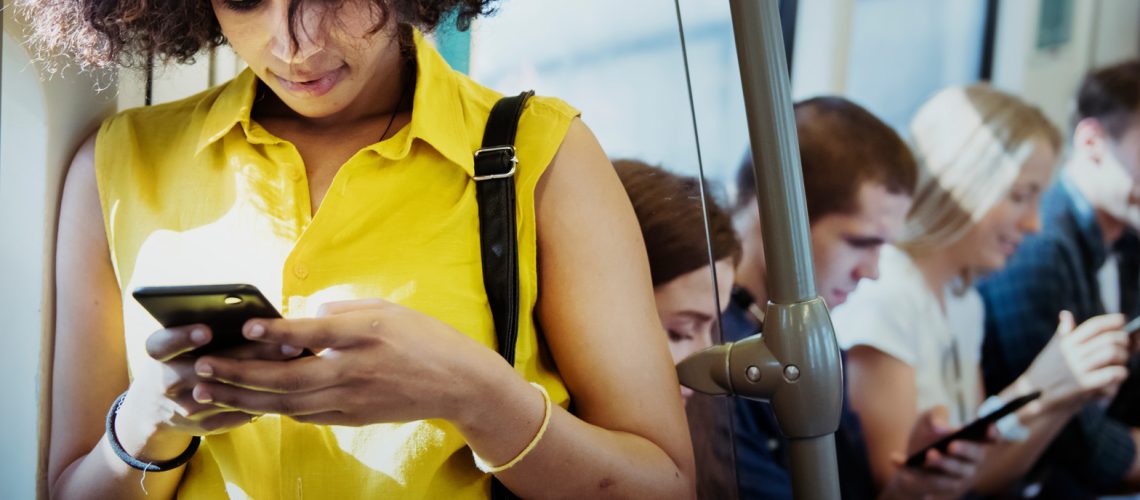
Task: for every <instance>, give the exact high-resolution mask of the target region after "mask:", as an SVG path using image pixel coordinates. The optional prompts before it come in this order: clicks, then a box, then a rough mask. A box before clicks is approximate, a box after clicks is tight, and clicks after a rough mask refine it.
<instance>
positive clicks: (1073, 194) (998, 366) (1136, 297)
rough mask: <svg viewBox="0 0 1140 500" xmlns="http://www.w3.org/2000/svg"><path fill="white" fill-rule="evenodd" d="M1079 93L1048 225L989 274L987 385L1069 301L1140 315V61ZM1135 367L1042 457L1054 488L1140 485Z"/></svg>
mask: <svg viewBox="0 0 1140 500" xmlns="http://www.w3.org/2000/svg"><path fill="white" fill-rule="evenodd" d="M1075 100H1076V106H1074V111H1075V116H1074V117H1073V118H1074V119H1073V124H1074V127H1073V129H1072V138H1071V141H1072V142H1071V147H1070V152H1069V156H1068V158H1067V160H1066V161H1065V166H1064V167H1063V168H1062V169H1061V172H1060V174H1059V175H1058V176H1057V179H1056V180H1055V181H1054V182H1053V184H1052V185H1051V186H1050V188H1049V190H1048V191H1047V192H1046V193H1045V195H1044V197H1043V198H1042V201H1041V218H1042V221H1043V223H1044V225H1045V228H1044V230H1043V231H1042V232H1041V233H1040V234H1036V235H1032V236H1029V237H1027V238H1026V239H1025V241H1024V242H1023V243H1022V244H1021V245H1020V246H1019V247H1018V249H1017V253H1015V254H1014V255H1013V257H1011V258H1010V260H1009V265H1008V266H1006V267H1005V269H1003V270H1001V271H1000V272H997V273H995V274H993V275H991V276H988V277H987V278H986V279H984V280H982V281H981V282H980V283H979V284H978V290H979V291H980V292H981V295H982V299H983V300H984V301H985V303H986V308H987V315H986V340H985V343H984V344H983V356H982V362H983V374H984V376H985V381H986V386H987V387H991V388H993V387H1003V386H1004V385H1006V384H1008V383H1009V381H1011V380H1013V379H1015V378H1016V377H1017V376H1018V375H1019V374H1020V373H1021V372H1022V371H1023V370H1024V369H1025V367H1026V366H1028V365H1029V363H1030V362H1032V360H1033V358H1034V357H1035V356H1037V353H1038V352H1039V351H1041V349H1042V348H1043V347H1044V346H1045V345H1046V343H1047V342H1048V340H1049V335H1050V333H1051V332H1052V322H1053V318H1054V317H1055V316H1056V314H1057V312H1058V311H1062V310H1068V311H1071V312H1072V313H1073V316H1074V317H1075V318H1076V319H1077V320H1078V321H1080V320H1083V319H1085V318H1091V317H1093V316H1096V315H1099V314H1104V313H1106V312H1119V313H1122V314H1124V315H1125V316H1126V317H1129V318H1132V317H1136V316H1137V315H1140V240H1138V239H1137V231H1138V230H1140V60H1136V59H1132V60H1129V61H1124V62H1121V63H1118V64H1113V65H1110V66H1107V67H1104V68H1098V69H1096V70H1093V71H1091V72H1089V74H1088V75H1086V76H1085V78H1084V81H1083V82H1081V85H1080V87H1079V90H1078V91H1077V95H1076V99H1075ZM1132 340H1133V342H1134V346H1135V341H1136V340H1137V336H1136V335H1135V334H1133V335H1132ZM1129 367H1130V372H1131V373H1130V376H1129V378H1128V380H1127V381H1126V382H1125V383H1124V384H1122V385H1121V388H1120V393H1119V396H1118V397H1116V398H1115V399H1114V400H1113V401H1112V404H1111V406H1109V407H1106V405H1105V404H1089V405H1086V406H1085V408H1083V409H1082V410H1081V413H1080V414H1079V415H1078V417H1077V418H1074V419H1073V422H1072V423H1071V424H1070V425H1069V427H1068V428H1066V429H1065V431H1064V432H1063V433H1062V435H1061V436H1062V437H1061V438H1059V439H1058V440H1057V442H1056V444H1055V445H1054V446H1052V447H1051V448H1050V450H1049V452H1048V453H1047V454H1046V455H1045V456H1043V457H1042V459H1041V460H1040V461H1039V462H1040V463H1039V464H1037V466H1036V467H1037V468H1038V469H1039V470H1040V471H1041V474H1039V476H1040V477H1039V478H1034V479H1035V480H1038V481H1040V484H1041V492H1042V494H1043V495H1048V496H1051V497H1056V498H1086V497H1093V496H1099V495H1107V494H1114V493H1119V492H1140V454H1138V453H1137V448H1140V377H1138V376H1137V370H1140V357H1137V356H1133V357H1132V359H1131V361H1130V363H1129Z"/></svg>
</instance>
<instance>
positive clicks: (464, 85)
mask: <svg viewBox="0 0 1140 500" xmlns="http://www.w3.org/2000/svg"><path fill="white" fill-rule="evenodd" d="M455 76H456V78H455V80H456V86H457V87H458V90H459V96H460V99H461V101H462V105H463V107H464V108H465V109H466V110H467V111H468V114H469V116H471V117H473V118H482V119H483V120H480V121H484V120H485V118H486V117H487V116H490V114H491V108H492V107H494V106H495V103H496V102H499V99H502V98H503V97H504V94H503V93H501V92H499V91H496V90H494V89H491V88H489V87H486V86H484V85H482V84H480V83H479V82H476V81H475V80H474V79H472V78H471V77H469V76H467V75H464V74H462V73H458V72H456V73H455ZM539 90H541V89H539ZM579 114H580V112H579V111H578V110H577V109H576V108H574V107H573V106H571V105H570V104H568V103H567V102H566V101H563V100H562V99H559V98H557V97H553V96H546V95H540V94H538V93H537V92H536V94H535V96H534V97H532V98H530V99H529V100H528V101H527V104H526V108H524V109H523V116H522V118H523V119H527V118H534V117H537V118H540V119H548V120H564V121H569V120H571V119H573V118H575V117H577V116H578V115H579Z"/></svg>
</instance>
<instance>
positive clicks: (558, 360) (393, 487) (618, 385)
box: [23, 0, 694, 498]
mask: <svg viewBox="0 0 1140 500" xmlns="http://www.w3.org/2000/svg"><path fill="white" fill-rule="evenodd" d="M488 4H489V2H482V1H475V0H451V1H427V0H421V1H416V0H402V1H398V0H344V1H333V2H317V1H305V0H212V1H210V2H205V1H199V0H182V1H176V2H173V3H172V2H163V3H161V4H154V3H147V2H116V1H110V0H81V1H78V2H30V1H29V2H24V3H23V8H24V9H27V10H26V11H25V12H26V14H27V15H28V16H27V18H28V19H30V23H31V24H32V28H33V29H34V30H35V33H36V35H35V36H34V37H33V38H34V40H36V41H37V43H39V44H40V46H41V47H42V48H43V51H44V52H45V53H49V54H50V53H55V52H61V51H65V52H68V53H71V54H75V55H78V56H79V57H81V58H84V60H86V62H87V63H88V64H92V65H103V66H108V65H112V64H114V63H117V62H123V61H130V60H132V59H134V58H136V57H137V56H139V55H145V54H153V55H155V56H157V57H160V58H171V59H175V60H184V59H186V58H188V57H191V56H193V55H195V54H197V53H199V52H200V51H201V50H202V49H205V48H208V47H212V46H216V45H218V44H221V43H228V44H229V45H230V46H232V47H233V49H234V50H235V51H236V52H237V54H238V55H239V56H240V57H241V58H242V60H244V61H245V63H246V64H248V66H249V69H248V70H246V71H245V72H243V73H242V74H241V75H240V76H238V77H237V78H235V79H234V80H232V81H230V82H228V83H226V84H224V85H222V86H220V87H218V88H215V89H212V90H209V91H207V92H204V93H202V94H199V95H196V96H193V97H190V98H188V99H185V100H182V101H179V102H175V103H170V104H165V105H160V106H154V107H150V108H142V109H135V110H128V111H126V112H123V113H121V114H119V115H117V116H115V117H113V118H111V119H109V120H107V121H106V122H104V123H103V125H102V127H101V128H100V129H99V131H98V133H96V134H94V135H93V136H92V137H91V138H90V139H89V140H88V141H87V142H86V143H84V144H83V145H82V146H81V147H80V149H79V151H78V153H77V154H76V156H75V159H74V161H73V163H72V166H71V169H70V172H69V174H68V177H67V181H66V186H65V189H64V196H63V203H62V209H61V218H60V227H59V237H58V255H57V273H56V274H57V296H56V300H57V303H56V304H57V310H58V311H59V313H58V316H57V323H56V326H57V332H56V344H55V345H56V350H55V362H54V373H53V393H52V420H51V450H50V456H49V470H48V474H49V477H48V481H49V485H50V486H49V490H50V493H51V495H52V496H53V497H64V498H72V497H91V498H142V497H147V498H170V497H173V496H176V495H177V496H189V497H222V496H228V497H253V498H283V497H284V498H302V497H304V498H318V497H330V498H344V497H353V498H355V497H380V498H384V497H396V498H480V497H486V496H487V495H488V485H489V483H490V478H491V474H493V475H494V476H495V477H497V478H498V479H499V480H500V481H502V482H503V483H504V484H505V485H506V486H507V487H508V488H509V489H510V490H511V491H513V492H514V493H515V494H518V495H520V496H524V497H611V496H613V497H630V496H641V497H654V498H656V497H689V496H691V495H692V492H693V474H694V473H693V459H692V451H691V446H690V443H689V439H688V437H687V433H686V432H685V431H684V430H685V420H684V418H685V417H684V414H683V411H682V405H681V398H680V397H679V393H678V391H677V380H676V376H675V375H674V371H673V365H672V363H671V360H670V358H669V351H668V349H667V347H666V343H665V342H664V341H663V339H662V338H661V335H660V331H661V325H660V322H659V321H658V318H657V315H656V312H655V310H654V303H653V295H652V293H651V291H652V289H651V286H650V272H649V268H648V266H647V265H646V264H645V261H646V259H645V249H644V246H643V245H642V240H641V238H640V237H639V233H638V226H637V221H636V219H635V217H634V214H633V211H632V210H631V209H630V204H629V200H628V198H627V197H626V196H625V194H624V192H623V190H622V187H621V184H620V183H619V181H618V179H617V176H616V175H615V174H614V172H613V169H612V168H611V166H610V163H609V161H608V160H607V159H606V157H605V155H604V153H603V152H602V150H601V148H600V147H599V145H598V143H597V141H596V140H595V139H594V137H593V136H592V134H591V133H590V131H589V129H587V128H586V126H585V125H583V124H582V122H581V121H580V120H579V119H578V117H577V111H575V110H574V109H573V108H571V107H570V106H568V105H566V104H565V103H563V102H561V101H559V100H556V99H552V98H534V99H531V101H530V102H529V104H528V105H527V106H526V108H525V110H524V111H523V113H522V116H521V119H520V120H519V124H518V133H517V137H516V144H517V148H518V158H519V163H518V167H517V173H516V177H515V181H516V186H517V198H518V199H517V216H518V233H519V247H518V252H519V271H520V272H519V282H520V291H519V295H520V311H519V313H520V314H519V318H520V322H519V323H520V324H519V341H518V347H517V354H516V362H515V366H514V367H512V366H510V365H508V364H507V363H506V362H505V361H504V360H503V359H502V358H501V357H500V356H499V354H498V353H496V352H495V350H494V347H495V346H494V343H495V341H494V339H495V336H494V326H493V323H492V318H491V314H490V310H489V308H488V305H487V298H486V294H485V291H484V288H483V282H482V274H481V268H480V262H481V260H480V247H479V231H478V215H477V214H478V210H477V206H476V201H475V183H476V180H475V179H474V178H473V167H472V164H473V160H472V154H473V152H474V151H475V150H476V149H478V148H479V145H480V140H481V137H482V133H483V130H484V127H485V123H486V121H487V117H488V114H489V111H490V108H491V106H492V105H493V104H494V103H495V102H496V100H497V99H498V98H499V97H500V96H499V94H496V93H495V92H493V91H491V90H488V89H486V88H484V87H481V86H479V85H478V84H476V83H474V82H472V81H471V80H469V79H467V78H466V77H464V76H463V75H460V74H458V73H456V72H454V71H452V70H451V69H450V68H448V67H447V65H446V63H444V62H443V60H442V58H441V57H440V56H439V54H438V53H437V52H436V51H435V50H434V49H433V48H431V46H430V45H429V44H428V43H426V42H425V41H424V39H423V38H422V36H421V35H420V31H421V30H430V29H431V28H432V27H433V26H434V25H435V24H436V23H437V22H438V20H439V19H440V17H441V16H442V15H443V14H444V13H447V12H449V11H452V10H458V11H459V15H460V21H461V25H466V24H467V22H469V21H470V19H471V18H472V17H474V16H475V15H478V14H481V13H484V12H486V11H487V10H489V9H490V6H489V5H488ZM205 283H250V284H253V285H256V286H257V287H258V288H260V289H261V290H262V291H263V292H264V293H265V294H266V295H267V296H268V297H269V298H270V300H271V301H272V302H274V303H275V305H277V306H278V308H279V309H281V311H282V312H283V314H284V316H285V317H286V318H287V319H282V320H252V321H250V322H247V323H246V324H245V325H244V327H243V329H242V334H243V335H244V336H245V337H246V338H247V339H249V340H251V341H253V342H251V343H250V344H248V345H247V346H245V347H240V348H235V349H232V350H229V351H225V352H219V353H215V354H211V355H207V356H196V355H194V353H193V349H194V348H195V347H197V346H201V345H204V344H205V343H207V342H209V341H210V339H211V337H212V336H213V335H214V334H215V333H216V332H211V331H210V330H209V329H208V328H206V327H204V326H203V325H185V326H182V327H178V328H171V329H161V327H159V326H157V324H156V323H155V322H154V321H153V320H152V319H150V318H149V316H148V315H147V314H146V312H145V311H143V310H142V309H141V308H140V307H139V306H138V305H137V304H136V303H135V302H134V300H133V299H132V298H131V297H130V295H129V294H130V292H131V291H132V290H133V289H134V288H135V287H138V286H143V285H186V284H205ZM539 323H541V325H542V327H541V329H540V328H538V324H539ZM302 349H308V350H309V351H312V352H315V353H316V354H317V355H316V356H299V355H298V354H299V353H300V352H301V351H302ZM120 394H121V395H122V396H120ZM117 397H119V398H120V399H119V400H118V401H117V403H116V404H115V406H114V407H113V409H112V410H111V412H110V413H109V418H108V420H107V421H108V422H109V423H110V430H111V431H113V432H106V433H105V432H104V417H103V415H108V409H109V408H112V402H115V401H116V398H117ZM571 400H572V401H573V404H574V409H575V412H574V413H573V414H571V413H570V412H568V411H567V410H566V409H565V408H567V407H568V406H569V404H570V402H571ZM259 417H261V418H259ZM198 436H204V438H202V439H201V445H200V447H199V448H198V449H197V451H196V453H195V452H193V447H192V446H193V443H195V442H196V440H197V439H198ZM114 445H117V446H118V448H119V449H118V450H115V446H114ZM468 448H469V450H468ZM116 452H117V453H116ZM190 454H192V455H190ZM187 456H190V458H189V461H188V463H185V464H184V465H183V462H184V459H185V458H186V457H187ZM128 462H135V463H136V465H137V463H138V462H141V463H143V464H150V465H151V466H154V465H158V466H159V468H161V469H167V470H164V471H162V472H157V471H154V472H147V473H145V474H144V473H143V472H141V471H140V470H136V469H135V468H132V466H129V465H128ZM477 464H478V467H477ZM143 468H144V469H145V468H149V466H146V467H143ZM567 471H572V472H573V473H569V474H568V473H567Z"/></svg>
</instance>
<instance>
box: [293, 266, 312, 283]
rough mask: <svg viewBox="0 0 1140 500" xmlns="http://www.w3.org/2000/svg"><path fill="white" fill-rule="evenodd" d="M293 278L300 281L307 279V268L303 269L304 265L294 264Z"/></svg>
mask: <svg viewBox="0 0 1140 500" xmlns="http://www.w3.org/2000/svg"><path fill="white" fill-rule="evenodd" d="M293 276H296V277H297V279H302V280H303V279H305V278H308V277H309V269H308V268H307V267H305V265H304V264H294V265H293Z"/></svg>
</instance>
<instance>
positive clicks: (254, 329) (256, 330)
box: [246, 323, 265, 339]
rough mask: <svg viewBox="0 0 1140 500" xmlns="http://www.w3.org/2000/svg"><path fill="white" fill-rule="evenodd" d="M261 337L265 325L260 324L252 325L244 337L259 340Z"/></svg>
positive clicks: (263, 333)
mask: <svg viewBox="0 0 1140 500" xmlns="http://www.w3.org/2000/svg"><path fill="white" fill-rule="evenodd" d="M262 335H265V325H262V324H261V323H254V324H253V326H251V327H250V328H249V333H248V334H247V335H246V337H249V338H251V339H256V338H260V337H261V336H262Z"/></svg>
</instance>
